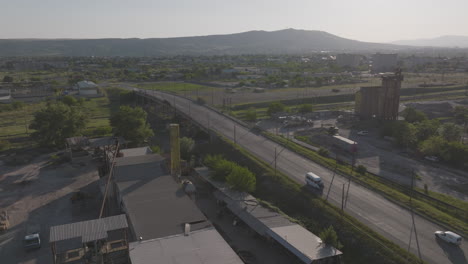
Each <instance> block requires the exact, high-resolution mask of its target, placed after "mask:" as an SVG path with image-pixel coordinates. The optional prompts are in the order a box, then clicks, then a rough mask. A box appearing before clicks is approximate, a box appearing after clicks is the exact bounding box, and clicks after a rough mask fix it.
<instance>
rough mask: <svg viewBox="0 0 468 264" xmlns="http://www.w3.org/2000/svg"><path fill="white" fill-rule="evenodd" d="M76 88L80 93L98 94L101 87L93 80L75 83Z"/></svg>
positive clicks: (85, 94)
mask: <svg viewBox="0 0 468 264" xmlns="http://www.w3.org/2000/svg"><path fill="white" fill-rule="evenodd" d="M74 89H76V90H78V94H79V95H84V96H87V95H98V94H99V87H98V86H97V84H95V83H94V82H91V81H80V82H77V83H76V84H75V85H74Z"/></svg>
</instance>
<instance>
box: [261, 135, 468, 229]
mask: <svg viewBox="0 0 468 264" xmlns="http://www.w3.org/2000/svg"><path fill="white" fill-rule="evenodd" d="M262 134H263V135H264V136H266V137H267V138H270V139H271V140H273V141H275V142H277V143H279V144H281V145H283V146H285V147H287V148H288V149H290V150H292V151H294V152H296V153H298V154H300V155H302V156H303V157H305V158H308V159H310V160H312V161H314V162H316V163H318V164H320V165H322V166H324V167H326V168H329V169H331V170H336V171H337V172H338V173H339V174H342V175H346V176H351V177H352V178H353V180H354V181H356V182H359V183H360V184H363V185H364V186H366V187H368V188H370V189H373V190H375V191H378V192H379V193H381V194H383V195H385V197H387V198H389V199H391V200H392V201H394V202H396V203H397V204H400V205H402V206H405V207H408V208H409V207H410V206H413V208H414V209H415V211H416V212H418V213H420V214H422V215H424V216H426V217H428V218H430V219H433V220H434V221H437V222H439V223H441V224H443V225H445V226H448V227H451V228H453V229H454V230H457V231H459V232H460V233H463V234H468V225H467V221H466V220H467V217H468V216H467V215H466V211H460V210H452V209H451V208H447V207H443V206H439V204H437V202H435V201H434V202H431V201H428V200H420V199H418V198H417V197H413V199H412V202H411V203H410V195H411V191H407V189H406V188H405V189H403V188H399V187H398V186H397V185H394V186H389V185H388V183H386V182H383V181H382V179H381V178H380V177H378V176H376V175H373V174H371V173H369V172H367V170H366V171H365V172H364V168H362V169H360V171H359V172H360V173H357V172H353V168H352V167H351V166H350V165H347V164H343V163H342V164H340V163H337V162H336V161H335V160H334V159H332V158H329V157H325V156H322V155H320V154H319V153H318V152H315V151H313V150H310V149H307V148H304V147H302V146H300V145H298V144H295V143H294V142H291V141H289V140H287V139H286V138H283V137H281V136H275V135H273V134H271V133H268V132H262Z"/></svg>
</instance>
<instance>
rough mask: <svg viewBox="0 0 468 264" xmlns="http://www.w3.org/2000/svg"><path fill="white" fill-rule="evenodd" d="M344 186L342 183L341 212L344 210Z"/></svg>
mask: <svg viewBox="0 0 468 264" xmlns="http://www.w3.org/2000/svg"><path fill="white" fill-rule="evenodd" d="M345 184H346V183H343V190H342V191H341V211H343V210H344V188H345Z"/></svg>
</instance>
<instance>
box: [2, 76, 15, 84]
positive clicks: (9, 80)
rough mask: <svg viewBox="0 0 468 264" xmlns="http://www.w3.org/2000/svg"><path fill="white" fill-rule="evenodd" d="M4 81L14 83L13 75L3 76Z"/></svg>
mask: <svg viewBox="0 0 468 264" xmlns="http://www.w3.org/2000/svg"><path fill="white" fill-rule="evenodd" d="M3 82H6V83H12V82H13V77H11V76H8V75H6V76H5V77H3Z"/></svg>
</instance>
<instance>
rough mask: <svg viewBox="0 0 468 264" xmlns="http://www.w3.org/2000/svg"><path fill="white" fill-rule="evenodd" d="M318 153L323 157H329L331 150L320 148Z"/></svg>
mask: <svg viewBox="0 0 468 264" xmlns="http://www.w3.org/2000/svg"><path fill="white" fill-rule="evenodd" d="M318 154H319V155H320V156H323V157H328V156H330V151H328V149H325V148H320V149H319V150H318Z"/></svg>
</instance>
